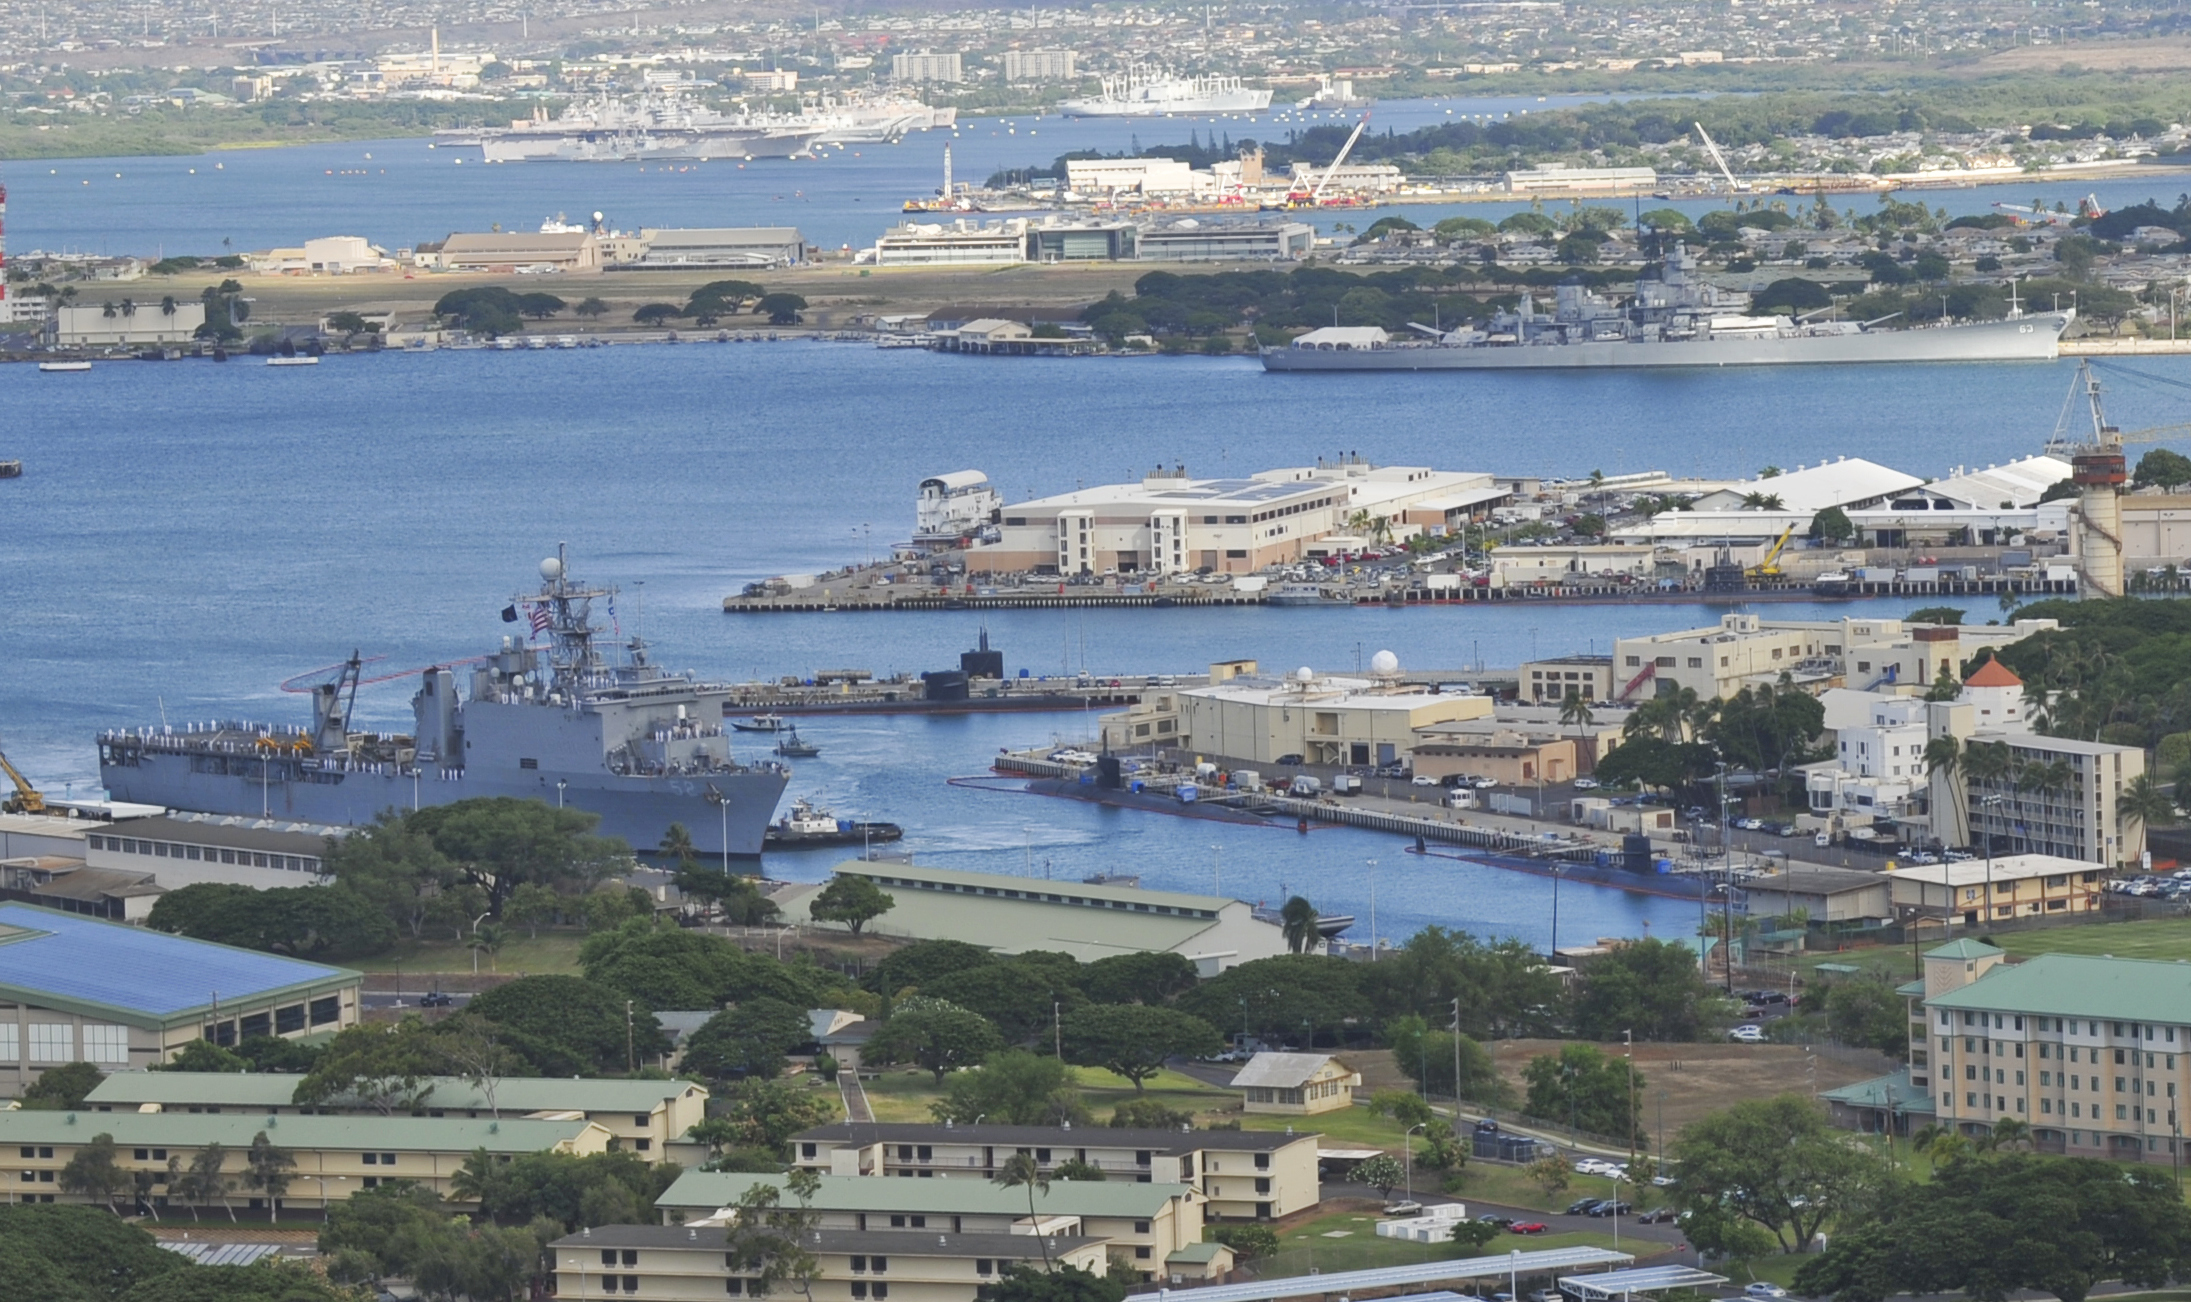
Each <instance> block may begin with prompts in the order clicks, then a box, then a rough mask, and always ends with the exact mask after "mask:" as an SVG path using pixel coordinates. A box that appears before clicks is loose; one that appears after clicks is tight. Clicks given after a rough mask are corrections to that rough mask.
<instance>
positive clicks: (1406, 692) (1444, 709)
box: [1173, 652, 1572, 776]
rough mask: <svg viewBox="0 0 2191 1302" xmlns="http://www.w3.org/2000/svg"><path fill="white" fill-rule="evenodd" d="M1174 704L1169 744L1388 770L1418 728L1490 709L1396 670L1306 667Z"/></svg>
mask: <svg viewBox="0 0 2191 1302" xmlns="http://www.w3.org/2000/svg"><path fill="white" fill-rule="evenodd" d="M1379 654H1380V655H1383V654H1385V653H1382V652H1380V653H1379ZM1178 701H1179V732H1180V740H1178V741H1177V742H1175V743H1173V744H1174V745H1178V746H1192V747H1194V748H1195V749H1196V750H1200V751H1206V752H1208V753H1209V754H1211V755H1213V756H1222V757H1224V758H1225V759H1227V760H1236V761H1239V762H1241V763H1244V764H1258V765H1269V764H1277V763H1280V762H1282V761H1286V760H1288V759H1290V760H1291V762H1292V763H1295V764H1302V763H1306V764H1379V765H1383V764H1394V763H1398V762H1400V761H1401V760H1403V759H1405V758H1406V757H1407V756H1408V755H1410V754H1411V753H1413V752H1414V751H1415V750H1416V749H1417V747H1418V742H1419V740H1420V730H1421V729H1424V728H1428V727H1430V726H1431V725H1433V724H1440V723H1448V722H1451V721H1454V720H1457V719H1481V718H1485V717H1487V716H1489V715H1490V714H1491V712H1492V709H1493V703H1492V701H1491V698H1489V697H1487V696H1463V695H1459V694H1456V693H1450V692H1433V691H1431V690H1429V689H1428V688H1427V687H1424V686H1420V685H1416V684H1410V683H1404V682H1401V681H1399V679H1398V677H1397V670H1396V669H1395V670H1394V671H1393V672H1391V673H1385V674H1380V675H1378V676H1377V677H1374V678H1339V677H1318V676H1317V675H1316V674H1315V673H1313V672H1312V671H1310V670H1307V669H1302V670H1299V671H1297V672H1295V673H1294V674H1292V675H1290V676H1288V677H1285V678H1270V677H1266V676H1263V675H1259V674H1258V675H1247V674H1243V675H1240V676H1238V677H1235V678H1231V679H1228V680H1226V681H1224V682H1222V683H1214V684H1212V685H1210V686H1208V687H1187V688H1181V689H1179V692H1178ZM1570 776H1572V774H1570Z"/></svg>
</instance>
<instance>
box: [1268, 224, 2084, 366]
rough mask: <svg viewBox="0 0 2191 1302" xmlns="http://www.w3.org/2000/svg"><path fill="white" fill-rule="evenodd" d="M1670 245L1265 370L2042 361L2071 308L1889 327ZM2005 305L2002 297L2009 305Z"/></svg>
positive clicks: (1309, 342)
mask: <svg viewBox="0 0 2191 1302" xmlns="http://www.w3.org/2000/svg"><path fill="white" fill-rule="evenodd" d="M1695 268H1696V263H1695V261H1694V259H1693V258H1691V257H1690V256H1689V254H1688V252H1687V250H1686V249H1683V248H1679V247H1677V248H1676V249H1675V250H1674V251H1673V252H1672V253H1671V254H1670V255H1669V256H1668V257H1667V259H1666V263H1665V266H1664V268H1663V270H1662V271H1660V273H1659V274H1658V275H1657V276H1656V277H1646V278H1644V279H1640V280H1638V281H1637V282H1636V292H1635V295H1634V296H1633V297H1632V298H1630V299H1628V300H1627V301H1625V302H1620V301H1616V300H1614V299H1611V298H1608V297H1606V296H1605V295H1603V294H1599V293H1596V292H1594V291H1592V290H1590V289H1589V288H1588V287H1586V286H1583V285H1560V286H1556V287H1555V288H1554V291H1553V292H1554V295H1555V297H1554V304H1553V310H1552V311H1551V312H1549V313H1545V312H1539V311H1538V310H1537V308H1536V303H1535V301H1534V299H1533V298H1532V297H1531V296H1530V295H1528V294H1524V295H1522V299H1521V302H1520V303H1519V304H1518V305H1517V306H1516V309H1515V310H1514V311H1512V312H1501V313H1497V314H1495V315H1493V316H1492V317H1491V318H1490V320H1489V321H1487V322H1484V323H1482V324H1480V325H1479V324H1476V323H1470V324H1467V325H1463V326H1460V327H1458V328H1455V329H1445V328H1443V327H1441V326H1429V325H1422V324H1419V323H1415V322H1410V323H1409V326H1410V328H1411V329H1412V330H1414V331H1415V335H1414V336H1413V337H1409V336H1405V335H1401V336H1395V335H1393V334H1391V333H1389V332H1388V331H1386V330H1385V329H1383V328H1382V327H1379V326H1326V327H1323V328H1321V329H1317V330H1311V331H1310V332H1309V333H1307V334H1305V335H1302V336H1301V337H1299V338H1297V339H1295V340H1293V341H1292V342H1291V343H1290V344H1287V345H1285V346H1282V347H1271V348H1265V349H1263V350H1262V357H1263V368H1264V369H1265V370H1268V371H1476V370H1539V369H1543V370H1554V369H1565V368H1576V369H1595V368H1603V367H1638V366H1648V367H1666V366H1786V365H1800V364H1805V363H1829V364H1830V363H1839V364H1844V365H1846V364H1853V363H1864V362H2011V361H2034V362H2036V361H2052V360H2053V359H2054V358H2055V357H2056V356H2057V355H2059V352H2060V346H2061V339H2062V333H2063V332H2064V331H2065V330H2067V329H2069V326H2070V323H2071V322H2072V321H2074V320H2076V316H2077V314H2076V312H2075V311H2074V310H2072V309H2061V310H2054V311H2047V312H2037V313H2030V314H2025V313H2023V312H2021V311H2012V312H2011V314H2010V315H2009V316H2008V317H2007V318H2005V319H2003V320H1998V321H1969V322H1962V323H1958V324H1954V325H1937V326H1918V327H1910V328H1903V329H1895V328H1893V327H1892V326H1891V324H1890V322H1891V320H1892V318H1882V319H1880V320H1877V321H1814V320H1809V319H1807V317H1789V316H1779V315H1762V316H1761V315H1753V314H1752V313H1751V311H1750V296H1749V295H1747V294H1744V293H1740V292H1737V291H1731V290H1725V289H1720V288H1718V287H1717V286H1714V285H1710V284H1707V283H1705V282H1703V281H1700V280H1697V279H1694V278H1693V277H1692V275H1691V273H1692V272H1693V271H1694V270H1695ZM2013 306H2015V305H2013V304H2012V307H2013Z"/></svg>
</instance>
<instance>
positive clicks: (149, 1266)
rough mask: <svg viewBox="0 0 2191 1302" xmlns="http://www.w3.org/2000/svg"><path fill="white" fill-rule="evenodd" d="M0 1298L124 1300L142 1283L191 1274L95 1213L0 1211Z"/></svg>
mask: <svg viewBox="0 0 2191 1302" xmlns="http://www.w3.org/2000/svg"><path fill="white" fill-rule="evenodd" d="M0 1262H6V1263H7V1271H6V1272H4V1273H5V1274H6V1276H7V1278H6V1279H4V1280H0V1297H4V1298H6V1299H8V1302H79V1300H81V1299H111V1298H120V1297H124V1296H126V1295H128V1293H129V1291H130V1290H131V1289H132V1288H135V1287H137V1286H139V1285H141V1284H143V1283H145V1282H146V1281H149V1280H153V1279H157V1278H159V1277H160V1276H163V1275H168V1274H172V1273H175V1272H178V1271H182V1270H187V1269H189V1268H190V1265H189V1262H188V1261H187V1260H185V1259H184V1258H183V1257H181V1256H179V1255H178V1254H176V1253H172V1252H169V1251H168V1250H166V1249H165V1248H162V1247H161V1246H160V1245H159V1242H158V1240H156V1239H154V1238H153V1237H152V1236H151V1235H150V1234H148V1233H146V1232H145V1231H144V1230H142V1229H139V1228H138V1227H137V1226H135V1225H132V1224H130V1223H129V1222H127V1221H125V1220H122V1219H121V1218H119V1217H117V1216H115V1215H114V1214H113V1213H112V1212H109V1211H107V1210H106V1209H105V1208H101V1207H86V1206H81V1205H70V1204H67V1203H38V1204H33V1203H13V1204H0Z"/></svg>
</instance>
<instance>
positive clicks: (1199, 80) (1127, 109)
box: [1057, 66, 1270, 118]
mask: <svg viewBox="0 0 2191 1302" xmlns="http://www.w3.org/2000/svg"><path fill="white" fill-rule="evenodd" d="M1057 107H1058V112H1060V113H1062V114H1064V115H1065V116H1066V117H1069V118H1153V117H1164V116H1167V115H1196V114H1207V113H1259V112H1261V111H1262V110H1264V109H1267V108H1269V107H1270V92H1269V91H1268V90H1255V89H1252V88H1251V87H1249V86H1247V85H1246V84H1244V83H1243V82H1242V81H1241V80H1240V79H1239V78H1238V77H1175V76H1172V75H1171V74H1170V73H1168V72H1165V71H1163V70H1161V69H1157V68H1148V67H1140V66H1136V67H1134V68H1130V69H1128V70H1127V72H1126V75H1125V76H1122V77H1105V78H1104V79H1103V93H1102V94H1100V95H1094V96H1091V97H1089V98H1086V99H1069V100H1066V101H1065V102H1064V103H1062V104H1059V105H1058V106H1057Z"/></svg>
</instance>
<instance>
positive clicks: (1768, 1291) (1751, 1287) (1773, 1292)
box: [1742, 1280, 1788, 1300]
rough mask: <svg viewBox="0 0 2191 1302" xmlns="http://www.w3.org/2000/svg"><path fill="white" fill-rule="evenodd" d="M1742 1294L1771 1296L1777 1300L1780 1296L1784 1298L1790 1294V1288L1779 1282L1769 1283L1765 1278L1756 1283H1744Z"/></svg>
mask: <svg viewBox="0 0 2191 1302" xmlns="http://www.w3.org/2000/svg"><path fill="white" fill-rule="evenodd" d="M1742 1295H1743V1296H1744V1297H1759V1298H1771V1299H1776V1300H1777V1299H1779V1298H1784V1297H1786V1296H1788V1290H1786V1289H1784V1288H1782V1287H1780V1285H1778V1284H1768V1283H1766V1282H1765V1281H1763V1280H1759V1281H1758V1282H1757V1283H1755V1284H1745V1285H1743V1286H1742Z"/></svg>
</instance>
